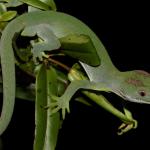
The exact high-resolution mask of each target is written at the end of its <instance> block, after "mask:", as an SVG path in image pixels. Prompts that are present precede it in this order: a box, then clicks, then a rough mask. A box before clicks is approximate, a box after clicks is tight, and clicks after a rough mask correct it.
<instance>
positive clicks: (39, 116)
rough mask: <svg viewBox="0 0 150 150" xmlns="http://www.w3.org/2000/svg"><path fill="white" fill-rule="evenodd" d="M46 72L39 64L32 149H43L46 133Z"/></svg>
mask: <svg viewBox="0 0 150 150" xmlns="http://www.w3.org/2000/svg"><path fill="white" fill-rule="evenodd" d="M45 106H47V93H46V72H45V68H44V67H43V66H42V65H41V66H40V69H39V72H38V74H37V78H36V101H35V125H36V128H35V140H34V149H35V150H43V145H44V142H45V134H46V123H47V112H46V109H44V107H45Z"/></svg>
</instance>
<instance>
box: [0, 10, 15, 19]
mask: <svg viewBox="0 0 150 150" xmlns="http://www.w3.org/2000/svg"><path fill="white" fill-rule="evenodd" d="M16 15H17V12H16V11H7V12H4V13H3V14H1V15H0V21H9V20H11V19H13V18H14V17H15V16H16Z"/></svg>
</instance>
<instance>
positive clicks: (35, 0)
mask: <svg viewBox="0 0 150 150" xmlns="http://www.w3.org/2000/svg"><path fill="white" fill-rule="evenodd" d="M20 1H21V2H23V3H26V4H28V5H31V6H33V7H36V8H39V9H42V10H51V7H50V6H48V5H47V4H46V3H43V2H41V1H40V0H20Z"/></svg>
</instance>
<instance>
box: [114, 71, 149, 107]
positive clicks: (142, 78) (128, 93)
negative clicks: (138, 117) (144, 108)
mask: <svg viewBox="0 0 150 150" xmlns="http://www.w3.org/2000/svg"><path fill="white" fill-rule="evenodd" d="M116 94H117V95H119V96H121V97H122V98H124V99H126V100H128V101H131V102H136V103H146V104H150V74H149V73H147V72H145V71H141V70H134V71H129V72H124V74H123V78H122V80H121V82H120V84H119V88H118V90H117V92H116Z"/></svg>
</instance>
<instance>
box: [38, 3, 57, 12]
mask: <svg viewBox="0 0 150 150" xmlns="http://www.w3.org/2000/svg"><path fill="white" fill-rule="evenodd" d="M41 1H42V2H44V3H46V4H47V5H48V6H50V7H51V9H52V10H55V11H56V10H57V8H56V4H55V2H54V0H41Z"/></svg>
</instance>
